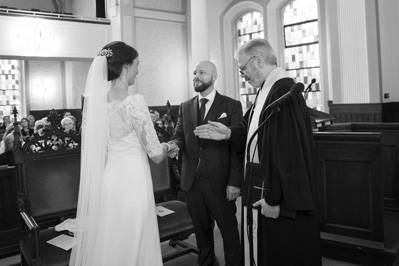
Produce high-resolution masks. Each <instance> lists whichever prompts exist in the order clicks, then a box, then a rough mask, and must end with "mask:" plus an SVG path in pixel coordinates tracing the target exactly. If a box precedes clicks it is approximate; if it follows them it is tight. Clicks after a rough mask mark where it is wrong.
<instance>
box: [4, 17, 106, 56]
mask: <svg viewBox="0 0 399 266" xmlns="http://www.w3.org/2000/svg"><path fill="white" fill-rule="evenodd" d="M0 32H1V34H0V43H1V45H0V55H2V56H15V57H43V58H94V56H95V55H96V52H97V51H98V50H99V47H101V46H102V45H104V44H105V43H107V42H108V41H109V36H110V26H109V25H105V24H94V23H82V22H71V21H60V20H52V19H42V18H33V17H22V16H21V17H20V16H0Z"/></svg>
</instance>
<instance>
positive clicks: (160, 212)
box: [157, 206, 174, 217]
mask: <svg viewBox="0 0 399 266" xmlns="http://www.w3.org/2000/svg"><path fill="white" fill-rule="evenodd" d="M171 213H174V211H172V210H169V209H166V208H165V207H163V206H157V215H158V216H160V217H162V216H165V215H168V214H171Z"/></svg>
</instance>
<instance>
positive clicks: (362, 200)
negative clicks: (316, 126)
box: [314, 132, 399, 266]
mask: <svg viewBox="0 0 399 266" xmlns="http://www.w3.org/2000/svg"><path fill="white" fill-rule="evenodd" d="M314 139H315V149H316V162H315V165H316V170H317V171H316V173H317V178H318V194H319V195H318V202H319V204H318V208H319V214H320V228H321V242H322V252H323V256H325V257H331V258H334V259H338V260H343V261H349V262H353V263H357V264H361V265H373V266H379V265H381V266H382V265H384V266H388V265H389V266H392V265H398V263H399V258H398V252H399V212H398V211H395V210H392V209H391V210H387V209H384V196H383V195H384V193H383V192H384V177H383V176H382V175H381V173H382V168H383V164H382V158H383V141H382V139H383V138H382V133H380V132H315V133H314Z"/></svg>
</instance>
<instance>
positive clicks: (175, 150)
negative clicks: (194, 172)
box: [168, 141, 179, 160]
mask: <svg viewBox="0 0 399 266" xmlns="http://www.w3.org/2000/svg"><path fill="white" fill-rule="evenodd" d="M168 145H169V149H168V156H169V158H176V160H178V159H179V147H178V146H177V145H176V143H174V142H173V141H169V142H168Z"/></svg>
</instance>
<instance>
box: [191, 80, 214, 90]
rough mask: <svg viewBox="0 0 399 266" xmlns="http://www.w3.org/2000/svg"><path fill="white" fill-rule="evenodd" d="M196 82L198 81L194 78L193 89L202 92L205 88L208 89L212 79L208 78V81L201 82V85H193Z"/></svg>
mask: <svg viewBox="0 0 399 266" xmlns="http://www.w3.org/2000/svg"><path fill="white" fill-rule="evenodd" d="M196 82H198V81H196V80H194V90H195V91H196V92H203V91H205V90H206V89H208V88H209V87H210V86H212V85H213V82H212V80H210V81H209V82H202V83H201V85H199V86H195V83H196Z"/></svg>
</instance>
